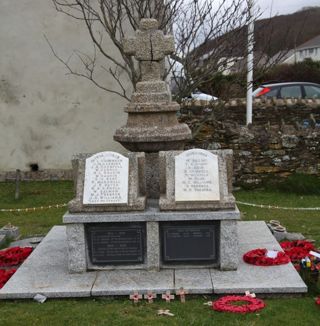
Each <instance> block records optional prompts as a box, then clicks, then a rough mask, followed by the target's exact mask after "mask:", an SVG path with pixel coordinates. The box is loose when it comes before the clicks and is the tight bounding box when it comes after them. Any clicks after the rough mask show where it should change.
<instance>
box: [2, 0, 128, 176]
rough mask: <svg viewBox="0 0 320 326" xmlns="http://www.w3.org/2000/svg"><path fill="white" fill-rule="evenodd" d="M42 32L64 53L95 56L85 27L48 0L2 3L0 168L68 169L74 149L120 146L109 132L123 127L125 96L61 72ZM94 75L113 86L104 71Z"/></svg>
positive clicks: (64, 70) (18, 0) (59, 64)
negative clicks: (73, 52)
mask: <svg viewBox="0 0 320 326" xmlns="http://www.w3.org/2000/svg"><path fill="white" fill-rule="evenodd" d="M44 34H45V35H46V36H47V37H48V39H49V40H50V42H51V43H52V44H53V46H54V48H55V50H56V51H57V53H58V54H59V55H60V56H62V57H64V58H67V57H68V56H69V55H70V54H71V53H72V51H73V50H76V49H81V50H82V51H85V52H87V53H92V45H91V43H90V41H89V35H88V32H87V30H86V29H85V28H84V26H83V25H82V24H80V23H78V22H76V21H75V20H72V19H70V18H68V17H67V16H65V15H63V14H61V13H57V12H56V10H55V8H54V7H53V5H52V2H51V0H2V1H1V3H0V153H1V154H0V171H10V170H15V169H17V168H19V169H21V170H29V164H30V163H37V164H38V165H39V167H40V169H67V168H70V167H71V164H70V159H71V157H72V155H73V154H76V153H83V152H85V153H87V152H97V151H106V150H112V151H120V152H123V151H124V149H123V148H122V146H121V145H120V144H118V143H116V142H114V141H113V138H112V136H113V134H114V131H115V129H116V128H118V127H120V126H121V125H123V124H125V121H126V114H125V113H124V112H123V107H124V105H125V104H126V101H124V100H123V99H121V98H120V97H118V96H116V95H112V94H110V93H106V92H105V91H103V90H100V89H98V88H97V87H96V86H94V85H93V84H91V82H90V81H87V80H85V79H82V78H80V77H75V76H68V75H66V72H67V70H66V68H65V67H63V66H62V64H61V63H60V62H58V60H57V59H56V58H55V57H54V56H53V54H52V52H51V50H50V48H49V46H48V44H47V43H46V41H45V38H44ZM110 51H112V47H111V46H110ZM113 51H116V50H114V49H113ZM74 64H75V66H77V65H78V67H80V64H78V63H77V61H74ZM99 79H100V80H101V81H104V83H105V84H106V85H107V86H109V87H116V85H113V83H114V81H113V80H112V78H111V77H109V76H108V74H107V73H106V72H104V71H103V70H102V71H101V73H100V75H99Z"/></svg>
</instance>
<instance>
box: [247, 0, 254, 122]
mask: <svg viewBox="0 0 320 326" xmlns="http://www.w3.org/2000/svg"><path fill="white" fill-rule="evenodd" d="M247 5H248V15H249V17H248V55H247V119H246V121H247V125H249V124H251V123H252V88H253V85H252V81H253V45H254V11H253V6H254V0H247Z"/></svg>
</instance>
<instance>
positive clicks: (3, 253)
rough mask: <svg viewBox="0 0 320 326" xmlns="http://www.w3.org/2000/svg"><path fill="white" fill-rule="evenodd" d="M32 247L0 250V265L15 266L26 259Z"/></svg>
mask: <svg viewBox="0 0 320 326" xmlns="http://www.w3.org/2000/svg"><path fill="white" fill-rule="evenodd" d="M32 249H33V248H32V247H24V248H21V247H13V248H8V249H4V250H0V266H6V267H7V266H16V265H19V264H21V263H22V262H24V261H25V260H26V258H27V257H28V256H29V255H30V254H31V252H32Z"/></svg>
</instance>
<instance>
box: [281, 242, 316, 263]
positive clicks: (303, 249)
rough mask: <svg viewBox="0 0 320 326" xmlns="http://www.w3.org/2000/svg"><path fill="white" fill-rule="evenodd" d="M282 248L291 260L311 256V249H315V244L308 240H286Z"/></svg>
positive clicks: (282, 243)
mask: <svg viewBox="0 0 320 326" xmlns="http://www.w3.org/2000/svg"><path fill="white" fill-rule="evenodd" d="M280 246H281V248H282V249H283V250H284V252H285V253H286V254H287V255H288V256H289V257H290V259H291V261H297V260H301V259H303V258H305V257H306V256H309V252H310V250H315V247H314V245H313V244H312V243H311V242H309V241H306V240H296V241H284V242H281V243H280Z"/></svg>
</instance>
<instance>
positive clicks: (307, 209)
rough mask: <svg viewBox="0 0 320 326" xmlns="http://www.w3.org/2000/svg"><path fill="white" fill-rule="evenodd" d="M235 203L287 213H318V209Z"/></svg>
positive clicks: (319, 208) (319, 209)
mask: <svg viewBox="0 0 320 326" xmlns="http://www.w3.org/2000/svg"><path fill="white" fill-rule="evenodd" d="M236 203H237V204H240V205H245V206H251V207H259V208H267V209H283V210H288V211H320V207H282V206H273V205H262V204H253V203H246V202H243V201H236Z"/></svg>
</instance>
